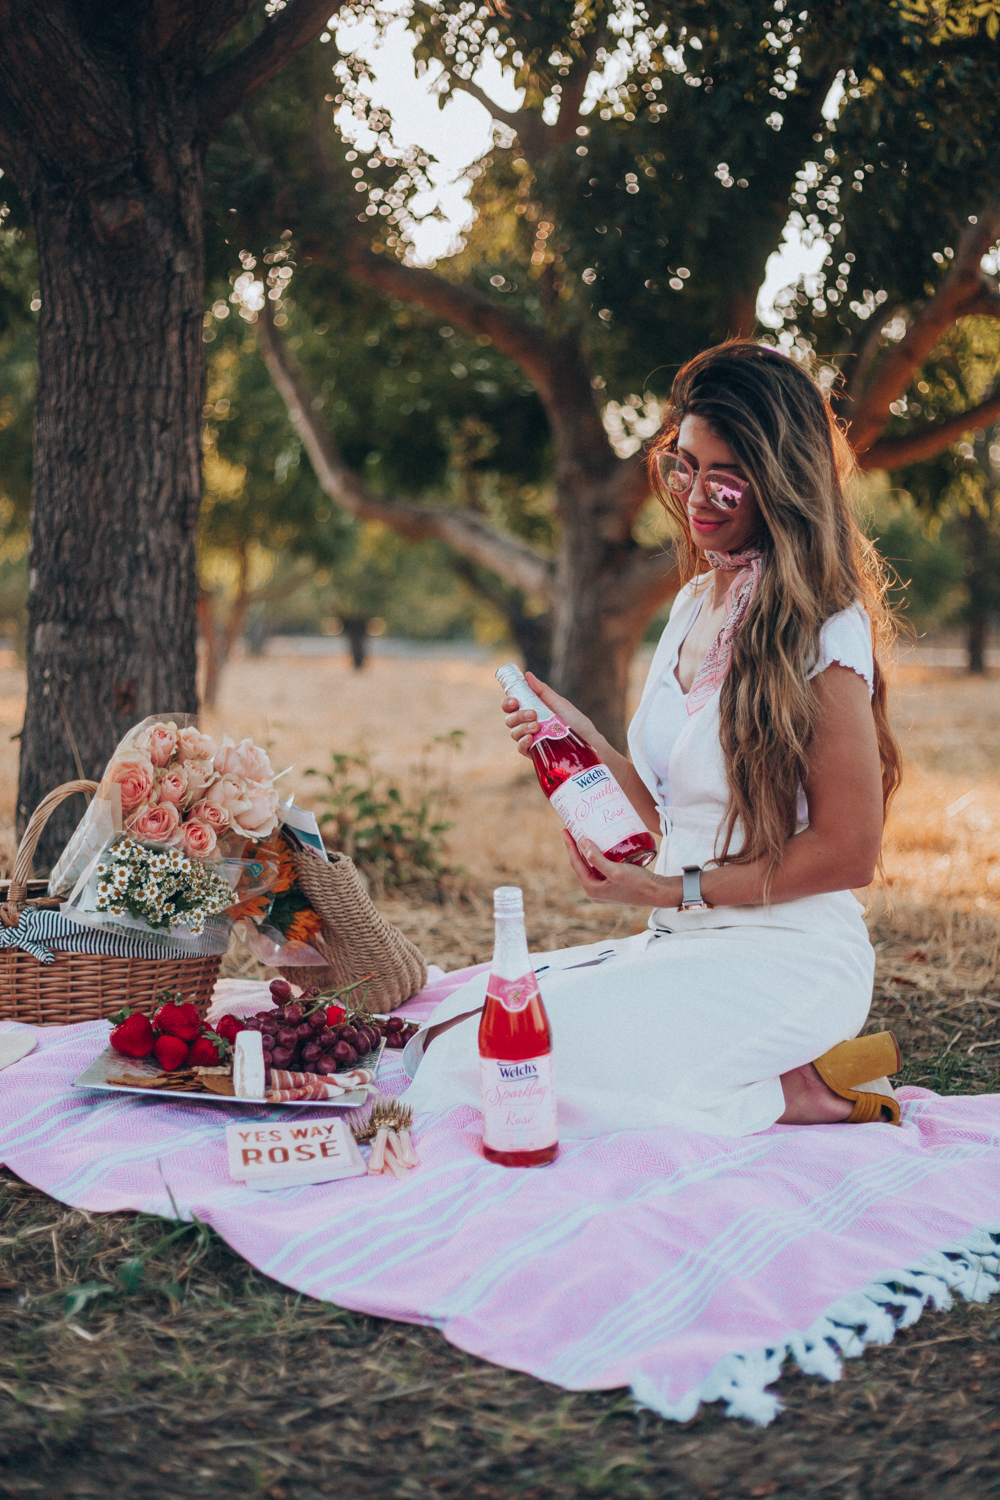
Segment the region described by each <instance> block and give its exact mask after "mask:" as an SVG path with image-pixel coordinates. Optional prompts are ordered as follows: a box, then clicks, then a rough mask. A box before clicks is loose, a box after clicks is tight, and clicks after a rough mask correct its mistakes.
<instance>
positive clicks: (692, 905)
mask: <svg viewBox="0 0 1000 1500" xmlns="http://www.w3.org/2000/svg"><path fill="white" fill-rule="evenodd" d="M677 910H678V911H714V910H715V908H714V907H713V905H712V903H711V901H706V900H705V898H704V896H703V895H702V893H701V865H685V866H684V869H683V871H682V872H681V899H680V903H679V905H678V907H677Z"/></svg>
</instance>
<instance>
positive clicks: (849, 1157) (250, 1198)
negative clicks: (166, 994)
mask: <svg viewBox="0 0 1000 1500" xmlns="http://www.w3.org/2000/svg"><path fill="white" fill-rule="evenodd" d="M471 972H473V971H470V970H465V971H463V972H460V973H457V974H453V975H449V976H447V977H446V978H442V979H440V980H438V981H437V982H436V983H433V984H431V985H430V986H429V987H428V989H426V990H425V991H424V992H423V993H422V994H421V995H420V996H418V997H417V999H416V1000H415V1001H413V1002H411V1003H410V1004H409V1005H408V1006H407V1007H406V1008H405V1014H407V1015H408V1016H411V1017H417V1018H419V1017H420V1016H422V1015H426V1014H427V1013H428V1012H429V1010H430V1009H431V1007H432V1006H433V1005H434V1004H435V1003H437V1001H438V1000H440V999H442V998H443V997H444V995H445V994H447V993H449V992H450V990H451V989H452V988H453V987H454V986H455V985H456V984H458V983H461V982H462V981H463V980H464V979H466V978H468V976H469V974H470V973H471ZM265 995H266V991H265V989H264V987H263V986H257V985H254V986H247V985H242V986H241V985H239V984H237V983H235V982H224V984H223V986H222V987H221V993H220V1002H219V1005H220V1008H222V1009H229V1008H236V1004H237V1003H238V1002H241V1001H242V1002H243V1006H241V1008H246V1009H248V1010H254V1009H258V1008H260V1006H261V1005H262V1004H263V1003H264V1000H265ZM2 1029H3V1030H10V1029H20V1028H17V1026H16V1023H8V1024H7V1025H5V1026H4V1027H3V1028H2ZM107 1035H108V1026H107V1023H106V1022H92V1023H89V1024H87V1025H81V1026H72V1027H69V1026H66V1027H51V1028H46V1029H44V1030H40V1031H39V1032H38V1046H37V1048H36V1050H35V1051H34V1052H33V1053H31V1054H30V1055H29V1056H28V1057H26V1058H24V1059H23V1060H22V1061H21V1062H19V1063H16V1064H15V1065H13V1066H12V1067H10V1068H8V1069H6V1070H5V1071H4V1072H0V1162H3V1163H4V1164H5V1165H6V1166H8V1167H9V1168H11V1170H12V1171H14V1172H16V1173H17V1174H18V1175H19V1176H20V1177H22V1178H24V1179H25V1180H27V1181H28V1182H31V1183H33V1184H34V1185H35V1186H36V1187H39V1188H41V1189H43V1190H44V1191H45V1192H46V1193H49V1194H51V1196H52V1197H54V1198H57V1199H59V1200H61V1201H62V1202H64V1203H68V1204H72V1205H74V1206H76V1207H79V1208H85V1209H89V1210H96V1211H111V1210H121V1209H136V1210H142V1211H144V1212H145V1213H155V1214H162V1215H165V1216H168V1217H169V1216H172V1214H173V1208H172V1205H171V1198H170V1194H171V1193H172V1195H173V1201H174V1202H175V1203H176V1204H177V1206H178V1208H179V1211H180V1213H181V1214H182V1215H183V1216H185V1217H187V1216H190V1215H191V1214H197V1215H198V1217H199V1218H201V1219H203V1220H204V1221H206V1222H207V1223H209V1224H211V1225H212V1226H213V1228H214V1229H216V1230H217V1231H218V1233H219V1234H220V1235H222V1237H223V1238H224V1239H225V1240H227V1241H228V1243H229V1244H230V1245H232V1246H233V1248H234V1249H235V1250H237V1251H238V1252H239V1253H240V1254H241V1255H242V1256H244V1257H245V1258H246V1259H247V1260H248V1261H250V1262H251V1263H252V1264H253V1265H255V1266H257V1267H259V1268H260V1269H261V1270H262V1271H264V1272H266V1273H267V1274H268V1275H269V1276H273V1277H276V1278H277V1279H278V1280H279V1281H282V1282H284V1283H285V1284H286V1285H288V1286H290V1287H294V1288H296V1289H297V1290H300V1291H302V1292H305V1293H307V1294H308V1295H310V1296H313V1297H320V1298H324V1299H327V1300H329V1301H331V1302H336V1303H339V1304H340V1305H341V1306H343V1307H348V1308H353V1309H356V1310H360V1311H364V1312H368V1313H373V1314H377V1315H379V1316H382V1317H386V1318H398V1319H401V1320H403V1321H407V1322H413V1323H429V1324H433V1325H434V1326H435V1327H437V1328H439V1329H440V1330H441V1332H442V1333H443V1334H444V1335H445V1337H446V1338H448V1339H449V1340H450V1341H451V1342H452V1343H453V1344H455V1345H457V1346H458V1347H459V1348H461V1349H465V1350H467V1351H469V1352H470V1353H472V1354H475V1355H479V1356H481V1357H482V1358H484V1359H488V1360H492V1361H493V1362H494V1363H496V1364H501V1365H506V1366H508V1367H510V1368H512V1369H517V1370H525V1371H528V1372H529V1373H531V1374H533V1375H536V1376H538V1377H539V1378H541V1379H543V1380H548V1381H553V1382H555V1383H556V1384H558V1385H562V1386H564V1387H567V1388H568V1389H571V1390H585V1389H607V1388H612V1387H618V1386H631V1389H632V1391H633V1393H634V1395H635V1396H636V1398H637V1399H638V1400H639V1401H640V1402H642V1403H643V1404H644V1405H646V1406H649V1407H651V1408H653V1409H654V1410H655V1411H658V1412H660V1413H661V1414H662V1415H664V1416H667V1417H673V1418H678V1419H681V1420H685V1419H687V1418H689V1417H690V1416H692V1415H693V1414H694V1412H695V1411H696V1410H697V1407H698V1403H699V1401H713V1400H720V1399H721V1400H723V1401H725V1402H726V1404H727V1410H728V1411H729V1413H730V1414H731V1415H738V1416H744V1417H749V1418H751V1419H752V1420H755V1421H758V1422H766V1421H769V1420H770V1419H771V1418H772V1417H773V1416H774V1414H775V1412H776V1410H777V1409H778V1402H777V1399H776V1397H775V1396H774V1395H773V1394H772V1393H771V1392H769V1391H768V1390H767V1386H768V1385H770V1384H771V1383H772V1382H773V1381H774V1380H776V1379H777V1377H778V1375H779V1373H780V1371H781V1367H782V1364H783V1362H784V1361H785V1359H786V1358H787V1357H788V1356H791V1357H793V1358H794V1359H795V1360H796V1362H797V1363H798V1365H799V1366H800V1367H801V1368H802V1369H803V1370H804V1371H806V1372H807V1373H815V1374H820V1375H823V1376H826V1377H827V1378H829V1379H835V1378H836V1376H837V1374H838V1373H839V1369H840V1360H841V1358H842V1357H843V1356H845V1355H854V1354H858V1353H860V1352H861V1350H862V1348H863V1346H864V1344H865V1343H868V1342H873V1341H874V1342H878V1343H886V1342H888V1341H889V1340H890V1339H891V1338H892V1336H893V1334H894V1332H895V1330H896V1328H898V1327H902V1326H906V1325H908V1324H910V1323H912V1322H914V1321H915V1320H916V1318H917V1317H919V1315H920V1313H921V1311H922V1309H923V1307H924V1306H925V1305H926V1304H927V1303H928V1302H929V1301H930V1302H932V1303H934V1304H935V1305H937V1306H946V1305H948V1302H949V1298H950V1296H951V1294H952V1293H953V1292H956V1291H957V1292H959V1293H960V1294H961V1295H963V1296H965V1297H967V1298H972V1299H974V1300H976V1301H985V1300H986V1299H987V1297H989V1296H990V1295H991V1294H992V1293H993V1292H994V1291H996V1290H997V1289H998V1287H1000V1258H998V1251H1000V1096H997V1095H989V1096H981V1097H974V1098H972V1097H967V1098H939V1097H938V1096H936V1095H934V1094H931V1093H928V1092H927V1091H926V1090H923V1089H915V1088H910V1089H903V1090H901V1094H900V1097H901V1099H902V1101H903V1103H904V1108H903V1116H904V1125H903V1128H902V1129H900V1130H894V1129H891V1128H889V1127H888V1126H884V1125H864V1126H852V1127H851V1128H850V1129H847V1128H845V1127H843V1126H813V1127H810V1128H809V1129H801V1128H799V1129H796V1128H794V1127H782V1126H775V1127H774V1128H773V1129H771V1130H769V1131H766V1132H765V1133H764V1134H762V1135H755V1136H749V1137H745V1138H743V1139H739V1140H728V1139H721V1138H718V1137H713V1136H707V1135H685V1134H683V1133H681V1132H680V1131H675V1130H671V1129H663V1128H658V1129H650V1130H646V1131H635V1130H630V1131H622V1132H621V1133H619V1134H615V1135H610V1136H607V1137H606V1138H602V1139H599V1140H586V1141H573V1142H569V1143H567V1144H565V1145H564V1147H563V1149H562V1151H561V1154H560V1156H559V1158H558V1160H557V1162H556V1163H555V1164H554V1165H553V1166H551V1167H548V1168H546V1169H544V1170H535V1171H509V1170H505V1169H504V1168H502V1167H496V1166H493V1165H491V1164H490V1163H488V1162H486V1161H485V1160H484V1159H483V1157H482V1156H481V1154H480V1151H479V1144H480V1142H479V1128H480V1122H479V1116H478V1114H476V1113H475V1112H474V1111H472V1110H470V1109H467V1108H460V1109H455V1110H452V1111H450V1112H446V1113H443V1114H440V1115H436V1116H426V1117H423V1118H421V1119H418V1121H417V1124H416V1128H415V1132H414V1137H415V1140H416V1144H417V1150H418V1153H419V1156H420V1163H421V1164H420V1166H419V1167H418V1168H417V1169H416V1170H414V1171H413V1172H411V1173H409V1174H407V1178H406V1180H404V1181H396V1180H395V1179H394V1178H391V1177H365V1178H352V1179H349V1180H345V1181H341V1182H334V1183H328V1184H325V1185H322V1186H315V1187H294V1188H288V1189H286V1190H284V1191H283V1192H281V1193H270V1194H258V1193H255V1192H253V1191H252V1190H250V1189H248V1188H247V1187H245V1186H243V1185H241V1184H238V1183H234V1182H231V1181H230V1179H229V1175H228V1171H227V1165H226V1161H227V1158H226V1145H225V1127H226V1125H227V1124H229V1123H231V1122H232V1121H233V1120H235V1119H237V1118H239V1119H241V1120H245V1119H248V1118H252V1119H261V1120H263V1119H272V1120H280V1119H288V1118H291V1111H290V1110H285V1109H282V1108H281V1107H280V1106H277V1107H268V1106H261V1108H260V1110H259V1111H255V1110H251V1109H249V1108H248V1107H239V1106H235V1105H225V1104H216V1105H203V1104H193V1103H190V1102H188V1101H186V1100H185V1099H183V1098H178V1099H177V1100H175V1101H170V1102H169V1103H168V1102H166V1101H163V1102H160V1101H157V1100H154V1099H144V1098H141V1097H138V1096H135V1095H119V1096H110V1095H108V1094H95V1093H86V1092H83V1091H81V1090H76V1089H73V1088H72V1087H71V1086H70V1085H71V1082H72V1080H73V1079H74V1078H75V1077H76V1076H77V1075H78V1074H79V1073H80V1072H81V1071H82V1070H83V1068H84V1067H85V1066H86V1065H87V1064H88V1063H89V1062H90V1061H91V1060H92V1059H93V1057H95V1056H96V1055H97V1053H98V1052H100V1051H101V1049H102V1048H103V1047H104V1046H105V1045H106V1044H107ZM557 1062H558V1060H557ZM405 1086H406V1079H405V1077H404V1075H403V1073H402V1069H401V1067H400V1064H399V1059H398V1057H397V1056H394V1055H393V1054H392V1053H386V1054H385V1057H384V1058H383V1062H382V1068H381V1072H380V1076H379V1087H380V1088H381V1089H382V1090H383V1092H386V1093H389V1094H396V1093H399V1092H401V1091H402V1089H403V1088H404V1087H405ZM330 1108H331V1106H317V1109H316V1114H317V1115H318V1116H321V1117H325V1116H328V1115H329V1113H330ZM311 1117H312V1111H310V1110H306V1111H303V1110H302V1109H301V1108H300V1109H299V1110H298V1112H297V1113H296V1115H295V1118H296V1120H297V1121H302V1120H303V1119H304V1118H311ZM168 1189H169V1192H168Z"/></svg>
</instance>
